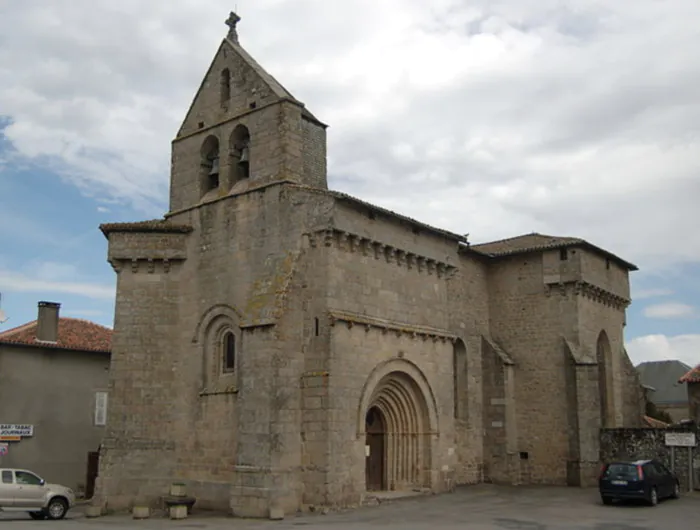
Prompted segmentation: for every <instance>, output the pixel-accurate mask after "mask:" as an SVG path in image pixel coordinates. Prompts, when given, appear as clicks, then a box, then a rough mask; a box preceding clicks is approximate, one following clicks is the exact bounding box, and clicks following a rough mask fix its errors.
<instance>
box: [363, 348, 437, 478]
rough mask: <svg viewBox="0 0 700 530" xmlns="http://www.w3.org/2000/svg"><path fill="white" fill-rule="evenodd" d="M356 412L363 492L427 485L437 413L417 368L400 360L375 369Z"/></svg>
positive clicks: (429, 476) (428, 389)
mask: <svg viewBox="0 0 700 530" xmlns="http://www.w3.org/2000/svg"><path fill="white" fill-rule="evenodd" d="M391 368H402V369H394V370H391ZM360 410H361V411H362V423H361V427H360V428H361V433H362V434H363V438H364V442H365V485H366V487H367V490H368V491H377V490H403V489H412V488H419V487H420V488H423V487H430V486H431V483H430V482H431V469H432V460H431V457H432V441H433V440H432V437H433V435H435V434H437V414H436V410H437V409H436V407H435V401H434V398H433V395H432V392H431V391H430V387H429V385H428V383H427V381H426V380H425V377H424V376H423V374H422V373H421V372H420V370H418V369H417V367H415V366H414V365H412V364H410V363H407V362H405V361H395V362H389V363H386V364H385V365H382V366H380V367H379V368H378V369H376V370H375V372H374V373H373V375H372V376H370V379H369V380H368V384H367V385H366V386H365V392H364V396H363V399H362V403H361V405H360Z"/></svg>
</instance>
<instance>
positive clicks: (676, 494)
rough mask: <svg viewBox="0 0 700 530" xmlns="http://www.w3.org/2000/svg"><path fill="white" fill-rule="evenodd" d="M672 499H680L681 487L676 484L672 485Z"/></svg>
mask: <svg viewBox="0 0 700 530" xmlns="http://www.w3.org/2000/svg"><path fill="white" fill-rule="evenodd" d="M671 497H673V498H674V499H680V498H681V485H680V484H678V482H676V483H674V484H673V495H671Z"/></svg>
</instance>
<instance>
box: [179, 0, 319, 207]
mask: <svg viewBox="0 0 700 530" xmlns="http://www.w3.org/2000/svg"><path fill="white" fill-rule="evenodd" d="M240 20H241V18H240V17H239V16H238V15H237V14H236V13H234V12H231V13H230V15H229V17H228V19H227V20H226V24H227V25H228V27H229V29H228V34H227V35H226V37H225V38H224V39H223V40H222V42H221V44H220V45H219V49H218V50H217V52H216V54H215V56H214V60H213V61H212V62H211V64H210V66H209V69H208V70H207V72H206V74H205V76H204V79H203V81H202V83H201V85H200V87H199V89H198V91H197V94H196V95H195V97H194V100H193V101H192V104H191V105H190V108H189V110H188V111H187V114H186V116H185V119H184V121H183V123H182V125H181V126H180V129H179V131H178V133H177V135H176V137H175V139H174V140H173V143H172V161H171V176H170V213H171V214H173V213H176V212H178V211H181V210H184V209H188V208H192V207H195V206H197V205H200V204H204V203H207V202H209V201H212V200H216V199H219V198H222V197H225V196H229V195H238V194H240V193H245V192H246V191H247V190H249V189H251V188H259V187H262V186H265V185H268V184H272V183H274V182H291V183H296V184H301V185H305V186H311V187H316V188H323V189H327V187H328V184H327V176H326V129H327V125H325V124H324V123H322V122H321V121H319V120H318V119H317V118H316V117H315V116H314V115H313V114H312V113H311V112H309V110H308V109H307V108H306V107H305V105H304V104H303V103H302V102H301V101H299V100H298V99H296V98H295V97H294V96H293V95H292V94H291V93H290V92H289V91H287V89H285V88H284V87H283V86H282V85H281V84H280V83H279V82H278V81H277V80H276V79H275V78H274V77H272V76H271V75H270V74H269V73H268V72H266V71H265V70H264V69H263V68H262V67H261V66H260V65H259V64H258V63H257V62H256V61H255V59H253V58H252V57H251V56H250V54H248V52H247V51H246V50H245V49H243V47H242V46H241V45H240V43H239V39H238V23H239V22H240Z"/></svg>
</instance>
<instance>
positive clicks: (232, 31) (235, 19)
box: [226, 11, 241, 42]
mask: <svg viewBox="0 0 700 530" xmlns="http://www.w3.org/2000/svg"><path fill="white" fill-rule="evenodd" d="M240 21H241V17H239V16H238V15H237V14H236V13H234V12H233V11H231V13H230V14H229V16H228V18H227V19H226V25H227V26H228V35H227V36H226V38H227V39H229V40H232V41H233V42H238V31H236V24H238V23H239V22H240Z"/></svg>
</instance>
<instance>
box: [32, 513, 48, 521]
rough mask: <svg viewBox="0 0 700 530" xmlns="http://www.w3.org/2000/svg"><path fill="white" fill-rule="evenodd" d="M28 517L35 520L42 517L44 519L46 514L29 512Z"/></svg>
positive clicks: (39, 519)
mask: <svg viewBox="0 0 700 530" xmlns="http://www.w3.org/2000/svg"><path fill="white" fill-rule="evenodd" d="M29 517H31V518H32V519H34V520H35V521H41V520H43V519H46V514H45V513H44V512H29Z"/></svg>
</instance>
